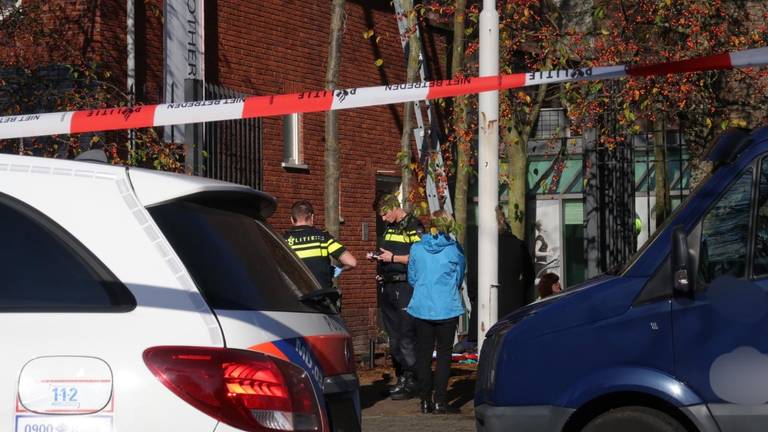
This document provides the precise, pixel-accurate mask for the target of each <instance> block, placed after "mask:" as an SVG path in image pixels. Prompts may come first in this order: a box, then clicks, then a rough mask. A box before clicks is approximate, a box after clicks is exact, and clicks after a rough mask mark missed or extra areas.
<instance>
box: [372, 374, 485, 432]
mask: <svg viewBox="0 0 768 432" xmlns="http://www.w3.org/2000/svg"><path fill="white" fill-rule="evenodd" d="M392 375H393V374H392V371H391V370H390V369H386V368H377V369H373V370H362V371H358V376H359V377H360V401H361V403H362V408H363V432H408V431H424V432H470V431H472V432H474V431H475V411H474V404H473V397H474V390H475V380H476V368H475V366H474V365H458V364H454V365H453V367H452V368H451V380H450V382H449V384H448V404H449V405H450V406H451V407H452V408H454V409H458V410H459V413H457V414H446V415H435V414H421V412H420V411H419V399H418V398H413V399H410V400H405V401H393V400H391V399H389V397H388V395H387V388H388V387H389V386H390V385H391V384H392V382H393V381H394V378H391V377H392Z"/></svg>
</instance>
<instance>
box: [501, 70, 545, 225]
mask: <svg viewBox="0 0 768 432" xmlns="http://www.w3.org/2000/svg"><path fill="white" fill-rule="evenodd" d="M550 67H551V63H550V62H549V61H547V62H546V63H545V65H544V69H545V70H546V69H549V68H550ZM547 88H548V86H547V85H546V84H542V85H540V86H539V87H538V89H537V90H536V100H535V101H534V104H533V107H532V108H531V112H530V114H529V115H528V118H527V119H526V123H525V124H522V125H519V124H515V120H514V118H513V117H511V116H510V117H507V118H504V119H502V122H501V136H502V140H503V143H504V148H505V150H506V153H507V173H506V174H507V182H508V183H507V186H508V202H507V221H508V222H509V226H510V227H511V228H512V233H513V234H514V235H515V236H517V238H519V239H521V240H524V239H525V220H526V199H527V185H526V183H527V181H526V180H527V177H528V138H529V137H530V136H531V132H532V131H533V128H534V127H536V124H537V122H538V120H539V112H541V107H542V106H543V105H544V97H545V96H546V94H547ZM508 93H509V92H508V91H507V92H505V95H506V94H508Z"/></svg>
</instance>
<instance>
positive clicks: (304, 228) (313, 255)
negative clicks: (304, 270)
mask: <svg viewBox="0 0 768 432" xmlns="http://www.w3.org/2000/svg"><path fill="white" fill-rule="evenodd" d="M314 222H315V211H314V209H313V208H312V204H310V202H309V201H306V200H301V201H296V202H295V203H294V204H293V206H292V207H291V223H292V224H293V227H292V228H291V229H289V230H288V231H286V232H285V235H284V237H285V240H286V241H287V242H288V245H289V246H290V247H291V249H293V251H294V252H295V253H296V255H298V256H299V258H301V260H302V261H304V264H306V265H307V267H309V270H310V271H312V274H313V275H314V276H315V279H317V281H318V282H320V286H321V287H322V288H333V278H334V277H336V276H338V275H339V273H341V271H343V270H349V269H352V268H354V267H355V266H356V265H357V260H356V259H355V257H354V256H352V254H351V253H349V251H348V250H347V248H345V247H344V246H343V245H342V244H341V243H339V242H338V241H336V239H334V238H333V236H331V235H330V234H328V233H327V232H326V231H322V230H320V229H318V228H315V227H314ZM330 257H334V258H336V259H337V260H338V261H339V263H341V268H338V267H333V266H332V265H331V258H330Z"/></svg>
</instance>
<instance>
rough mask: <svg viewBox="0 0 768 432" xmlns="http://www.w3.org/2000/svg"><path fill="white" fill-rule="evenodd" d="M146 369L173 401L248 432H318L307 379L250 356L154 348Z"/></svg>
mask: <svg viewBox="0 0 768 432" xmlns="http://www.w3.org/2000/svg"><path fill="white" fill-rule="evenodd" d="M144 363H146V365H147V367H149V369H150V370H151V371H152V373H154V374H155V376H156V377H157V378H158V379H159V380H160V381H161V382H162V383H163V384H164V385H165V386H166V387H168V388H169V389H170V390H171V391H173V392H174V393H175V394H176V395H177V396H179V397H180V398H182V399H183V400H185V401H186V402H187V403H189V404H190V405H192V406H194V407H195V408H197V409H199V410H200V411H202V412H204V413H206V414H208V415H209V416H211V417H213V418H215V419H217V420H219V421H221V422H223V423H226V424H228V425H230V426H233V427H236V428H238V429H242V430H246V431H322V430H323V429H324V427H323V424H324V421H323V417H322V414H321V411H320V409H319V405H318V401H317V398H316V396H315V391H314V390H313V387H312V383H311V381H310V378H309V375H307V373H306V372H305V371H304V370H303V369H301V368H300V367H298V366H296V365H294V364H291V363H288V362H286V361H283V360H280V359H277V358H274V357H271V356H267V355H265V354H262V353H257V352H253V351H245V350H236V349H228V348H203V347H184V346H161V347H153V348H149V349H147V350H146V351H144Z"/></svg>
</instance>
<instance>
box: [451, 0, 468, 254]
mask: <svg viewBox="0 0 768 432" xmlns="http://www.w3.org/2000/svg"><path fill="white" fill-rule="evenodd" d="M466 10H467V0H456V3H455V11H454V14H453V46H452V48H451V49H452V51H453V57H452V58H451V77H454V78H455V77H456V76H457V75H459V74H461V73H462V72H463V71H464V29H465V28H466V25H465V22H464V19H465V13H466ZM468 107H469V97H468V96H458V97H456V98H455V99H454V105H453V119H452V120H453V133H454V134H455V135H454V136H455V141H454V142H455V143H456V164H455V170H456V192H455V194H454V195H455V196H454V206H453V211H454V219H455V220H456V223H457V225H458V226H460V227H462V229H461V230H460V231H459V233H458V234H457V235H456V240H458V242H459V243H460V244H461V245H462V246H463V245H464V242H465V241H466V238H467V234H466V232H467V230H466V228H467V195H468V194H469V172H470V170H471V167H470V166H469V156H470V153H471V148H470V145H471V142H470V141H471V140H469V139H467V135H466V134H465V132H466V130H467V128H468V127H469V125H468V123H469V122H468V116H467V108H468Z"/></svg>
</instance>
